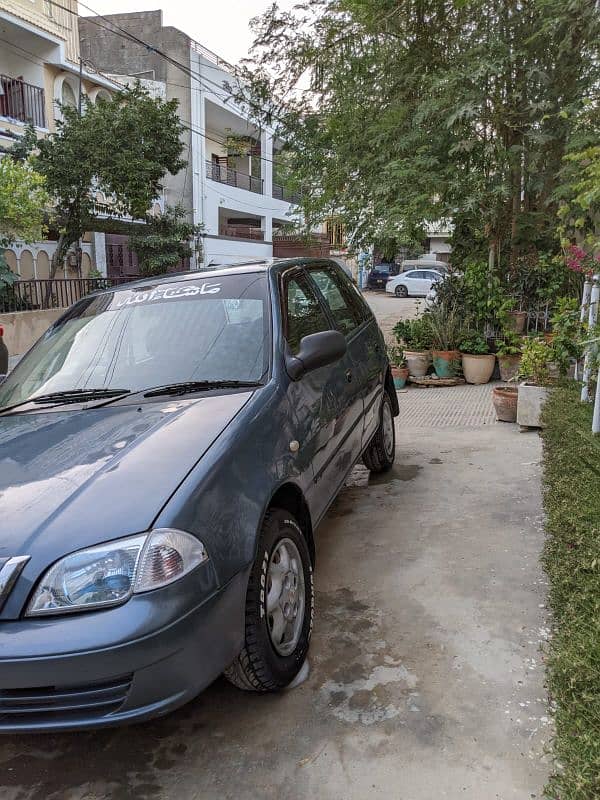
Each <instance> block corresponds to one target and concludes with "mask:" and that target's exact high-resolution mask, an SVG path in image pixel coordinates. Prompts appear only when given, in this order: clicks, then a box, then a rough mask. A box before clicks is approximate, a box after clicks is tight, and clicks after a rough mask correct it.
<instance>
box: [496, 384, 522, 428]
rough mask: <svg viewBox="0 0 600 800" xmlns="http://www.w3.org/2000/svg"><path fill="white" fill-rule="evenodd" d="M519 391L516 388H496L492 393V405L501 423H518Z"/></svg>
mask: <svg viewBox="0 0 600 800" xmlns="http://www.w3.org/2000/svg"><path fill="white" fill-rule="evenodd" d="M518 396H519V389H518V388H517V387H516V386H496V387H495V388H494V389H493V391H492V403H493V404H494V408H495V409H496V417H497V418H498V419H499V420H500V422H516V421H517V399H518Z"/></svg>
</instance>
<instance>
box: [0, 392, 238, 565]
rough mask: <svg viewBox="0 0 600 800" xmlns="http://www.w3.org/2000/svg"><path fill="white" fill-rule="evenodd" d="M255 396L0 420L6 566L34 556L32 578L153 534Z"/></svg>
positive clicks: (0, 521)
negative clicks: (83, 553) (76, 554)
mask: <svg viewBox="0 0 600 800" xmlns="http://www.w3.org/2000/svg"><path fill="white" fill-rule="evenodd" d="M251 396H252V392H235V393H230V394H223V395H209V396H206V397H201V398H198V399H189V398H186V399H177V400H167V401H159V402H152V403H142V404H141V405H123V404H118V405H110V406H105V407H104V408H94V409H87V410H81V411H75V410H73V409H65V410H64V411H62V410H61V411H51V412H50V411H46V412H40V413H29V414H16V415H11V416H4V417H0V559H1V558H3V557H6V556H14V555H30V556H31V557H32V559H31V562H32V564H31V567H30V566H29V565H28V567H27V568H26V569H27V571H28V572H29V571H30V570H31V568H32V567H33V566H34V563H38V564H43V565H44V568H45V566H46V565H48V564H49V563H52V561H54V560H56V558H58V557H60V556H62V555H64V554H66V553H70V552H72V551H73V550H77V549H79V548H81V547H87V546H89V545H92V544H97V543H99V542H103V541H107V540H109V539H114V538H117V537H119V536H126V535H128V534H131V533H136V532H139V531H144V530H147V529H148V528H149V527H150V526H151V525H152V523H153V521H154V519H155V518H156V517H157V515H158V513H159V512H160V510H161V508H162V507H163V506H164V504H165V503H166V501H167V500H168V499H169V498H170V496H171V495H172V494H173V492H174V491H175V489H177V487H178V486H179V484H180V483H181V481H182V480H183V479H184V478H185V476H186V475H187V474H188V472H189V471H190V470H191V469H192V467H194V466H195V464H196V463H197V462H198V460H199V459H200V458H201V457H202V455H203V454H204V453H205V452H206V451H207V449H208V448H209V447H210V446H211V444H212V443H213V442H214V441H215V439H216V438H217V437H218V436H219V434H220V433H221V432H222V431H223V430H224V429H225V427H226V426H227V425H228V424H229V423H230V422H231V420H232V419H233V418H234V417H235V416H236V414H238V413H239V411H240V410H241V409H242V408H243V406H244V405H245V404H246V403H247V402H248V400H249V398H250V397H251ZM24 574H25V573H24Z"/></svg>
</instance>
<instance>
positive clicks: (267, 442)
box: [0, 259, 398, 732]
mask: <svg viewBox="0 0 600 800" xmlns="http://www.w3.org/2000/svg"><path fill="white" fill-rule="evenodd" d="M397 413H398V405H397V398H396V394H395V391H394V385H393V380H392V377H391V373H390V368H389V364H388V360H387V355H386V349H385V345H384V340H383V337H382V335H381V332H380V331H379V328H378V327H377V324H376V322H375V319H374V317H373V314H372V313H371V311H370V309H369V307H368V306H367V305H366V303H365V302H364V301H363V299H362V297H361V295H360V294H359V292H358V291H357V290H356V288H355V287H354V286H353V284H352V282H351V281H350V279H349V278H348V277H347V276H346V274H345V273H344V271H343V270H342V269H340V267H339V266H338V265H337V264H335V263H333V262H330V261H327V260H311V259H304V260H288V261H274V262H269V263H252V264H247V265H241V266H236V267H231V268H227V269H219V270H218V271H213V272H204V273H202V272H195V273H186V274H180V275H169V276H164V277H160V278H151V279H146V280H142V281H138V282H136V283H130V284H127V285H125V286H120V287H118V288H112V289H107V290H105V291H101V292H97V293H95V294H93V295H90V296H88V297H86V298H84V299H82V300H80V301H79V302H77V303H75V304H74V305H73V306H72V307H71V308H70V309H69V310H68V311H67V312H66V313H65V314H64V315H63V316H62V317H61V318H60V319H59V320H58V321H57V322H56V323H55V324H54V325H52V326H51V327H50V328H49V330H48V331H47V332H46V333H45V334H44V336H43V337H42V338H41V339H40V340H39V341H38V342H37V344H36V345H35V346H34V347H33V348H32V349H31V350H30V351H29V353H28V354H27V355H26V356H25V357H24V358H23V359H22V361H21V362H20V363H19V365H18V366H17V367H16V369H15V370H14V371H13V372H12V373H11V374H10V375H9V376H8V377H7V378H6V380H5V381H4V382H3V383H2V384H1V385H0V731H4V732H9V731H10V732H14V731H42V730H53V731H56V730H68V729H81V728H88V727H100V726H108V725H116V724H123V723H126V722H134V721H140V720H144V719H148V718H151V717H154V716H157V715H161V714H165V713H167V712H168V711H170V710H172V709H174V708H176V707H177V706H180V705H182V704H183V703H185V702H187V701H188V700H190V699H192V698H193V697H195V696H196V695H197V694H198V692H200V691H201V690H202V689H203V688H205V687H206V686H207V685H208V684H210V683H211V682H212V681H213V680H214V679H215V678H216V677H217V676H218V675H219V674H221V673H222V672H225V674H226V676H227V677H228V678H229V679H230V680H231V681H233V683H235V684H236V685H237V686H239V687H241V688H243V689H253V690H257V691H263V692H264V691H273V690H277V689H281V688H283V687H285V686H287V685H288V684H289V683H290V682H291V681H293V679H294V677H295V676H296V675H297V673H298V671H299V670H300V668H301V666H302V664H303V662H304V660H305V658H306V655H307V651H308V647H309V641H310V636H311V630H312V625H313V610H314V591H313V579H312V570H313V565H314V559H315V544H314V532H315V529H316V527H317V525H318V524H319V522H320V521H321V520H322V519H323V516H324V515H325V513H326V511H327V509H328V507H329V505H330V504H331V502H332V501H333V499H334V498H335V496H336V493H337V492H338V490H339V489H340V487H341V486H342V484H343V483H344V479H345V478H346V477H347V475H348V473H349V472H350V470H351V469H352V467H353V465H354V464H355V463H356V462H357V461H359V460H360V459H361V458H362V460H363V461H364V463H365V464H366V465H367V467H368V468H369V469H371V470H375V471H383V470H386V469H389V468H390V467H391V465H392V463H393V461H394V452H395V436H394V420H393V418H394V416H395V415H397Z"/></svg>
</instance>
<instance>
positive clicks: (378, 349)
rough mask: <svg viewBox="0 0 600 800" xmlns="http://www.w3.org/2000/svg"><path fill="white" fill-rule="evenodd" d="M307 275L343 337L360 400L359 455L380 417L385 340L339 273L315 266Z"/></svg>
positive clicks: (353, 288) (361, 298)
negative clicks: (341, 308)
mask: <svg viewBox="0 0 600 800" xmlns="http://www.w3.org/2000/svg"><path fill="white" fill-rule="evenodd" d="M310 272H311V275H312V277H313V278H314V279H315V281H316V282H317V284H318V285H319V288H320V290H321V292H322V294H323V295H324V299H325V301H326V302H327V305H328V307H329V309H330V313H331V315H332V316H333V317H334V319H335V320H336V323H337V327H338V330H340V331H341V332H343V333H344V334H345V336H346V341H347V343H348V349H349V351H350V353H351V356H352V360H353V362H354V370H355V373H356V381H357V384H358V385H360V387H361V391H362V398H363V433H362V444H361V448H360V453H362V451H363V450H364V448H365V447H366V446H367V445H368V443H369V442H370V441H371V438H372V437H373V434H374V433H375V431H376V430H377V427H378V426H379V421H380V417H381V401H382V398H383V392H384V388H385V376H386V370H387V366H388V362H387V354H386V347H385V341H384V338H383V335H382V333H381V331H380V330H379V326H378V325H377V322H376V320H375V316H374V315H373V312H372V311H371V309H370V308H369V306H368V305H367V303H366V302H365V300H364V298H363V297H362V295H361V293H360V292H359V291H358V289H357V288H356V287H355V286H354V285H353V284H352V283H351V282H350V281H347V280H345V278H344V276H343V275H341V274H340V273H339V270H336V268H335V267H334V266H333V267H325V268H321V267H315V268H314V269H312V270H310ZM322 275H323V277H322ZM324 275H327V276H328V277H329V278H330V279H331V280H332V281H333V283H334V284H335V287H337V290H338V291H339V294H338V293H336V291H334V287H332V286H331V284H330V283H328V282H327V281H326V280H325V278H324ZM340 294H341V295H342V297H343V301H344V302H345V303H346V306H347V308H348V312H345V314H344V317H342V319H341V325H340V324H339V323H338V313H339V312H338V311H337V307H339V305H340V303H341V300H340V296H339V295H340ZM350 318H351V319H352V320H353V324H354V328H352V329H351V330H350V331H349V330H348V328H349V327H350V326H349V324H348V320H349V319H350ZM360 453H359V455H360ZM356 458H358V456H357V457H356ZM355 460H356V459H355Z"/></svg>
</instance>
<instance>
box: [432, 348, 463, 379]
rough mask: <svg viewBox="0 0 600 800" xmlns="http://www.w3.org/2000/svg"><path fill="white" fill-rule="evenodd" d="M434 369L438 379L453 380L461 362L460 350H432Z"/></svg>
mask: <svg viewBox="0 0 600 800" xmlns="http://www.w3.org/2000/svg"><path fill="white" fill-rule="evenodd" d="M431 357H432V359H433V368H434V369H435V374H436V375H437V376H438V378H453V377H454V375H456V365H457V364H458V362H459V361H460V352H459V351H458V350H432V351H431Z"/></svg>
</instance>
